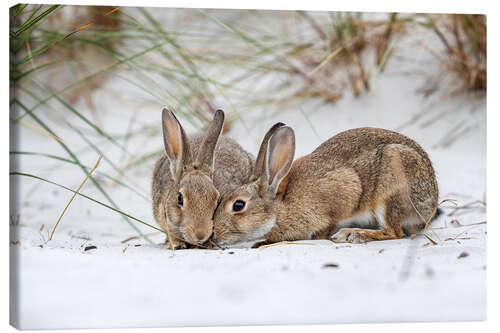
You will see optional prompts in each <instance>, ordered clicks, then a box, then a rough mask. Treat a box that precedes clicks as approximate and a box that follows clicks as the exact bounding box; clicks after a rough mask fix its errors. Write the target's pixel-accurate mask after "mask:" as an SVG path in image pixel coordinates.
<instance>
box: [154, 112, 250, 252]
mask: <svg viewBox="0 0 500 333" xmlns="http://www.w3.org/2000/svg"><path fill="white" fill-rule="evenodd" d="M165 112H169V111H164V115H163V127H164V139H165V149H166V152H167V154H165V155H163V156H161V157H160V158H159V159H158V161H157V162H156V164H155V168H154V171H153V181H152V196H153V215H154V217H155V219H156V221H157V222H158V224H159V225H160V226H161V227H162V228H163V229H164V230H165V231H166V232H167V233H168V236H169V238H170V239H167V245H168V246H169V247H172V248H185V247H187V245H188V244H192V245H201V244H203V243H204V242H205V241H206V240H207V239H208V238H209V237H210V236H211V234H212V229H213V220H212V218H213V213H214V211H215V208H216V207H217V202H218V199H219V196H220V195H221V194H224V193H226V192H227V191H230V190H232V189H234V188H236V187H238V186H241V185H242V184H245V183H246V182H248V181H249V177H250V176H251V175H252V171H253V157H252V156H251V155H250V154H248V153H247V152H246V151H244V150H243V149H242V148H241V146H240V145H239V144H237V143H236V142H235V141H234V140H232V139H230V138H227V137H224V136H220V132H221V129H222V126H223V123H224V115H223V113H222V114H221V113H219V114H216V115H215V116H214V121H213V122H212V124H211V126H210V127H209V129H208V131H207V134H206V135H205V136H201V135H196V136H193V137H191V138H187V137H186V136H185V134H184V130H183V129H182V126H181V125H180V124H179V123H178V121H177V119H176V118H175V116H173V114H172V113H169V114H165ZM218 112H219V111H218ZM220 112H222V111H220ZM177 130H179V132H178V134H179V135H176V133H177ZM219 136H220V138H219ZM214 150H215V151H214ZM180 151H183V152H184V156H183V157H182V156H181V155H179V153H180ZM178 159H181V160H182V161H181V162H179V161H178ZM172 165H173V167H171V166H172ZM177 167H178V168H177ZM179 192H180V193H182V196H183V206H179V204H178V200H177V199H178V193H179Z"/></svg>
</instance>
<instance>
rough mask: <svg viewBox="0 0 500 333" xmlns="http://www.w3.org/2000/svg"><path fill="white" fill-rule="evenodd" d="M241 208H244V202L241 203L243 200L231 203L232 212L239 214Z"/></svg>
mask: <svg viewBox="0 0 500 333" xmlns="http://www.w3.org/2000/svg"><path fill="white" fill-rule="evenodd" d="M243 208H245V201H243V200H236V201H235V202H234V203H233V212H239V211H241V210H242V209H243Z"/></svg>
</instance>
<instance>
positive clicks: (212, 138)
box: [195, 110, 224, 174]
mask: <svg viewBox="0 0 500 333" xmlns="http://www.w3.org/2000/svg"><path fill="white" fill-rule="evenodd" d="M223 126H224V111H222V110H217V111H216V112H215V114H214V119H213V120H212V122H211V123H210V126H209V127H208V129H207V133H206V134H205V137H204V138H203V141H202V143H201V146H200V150H199V151H198V155H197V156H196V162H195V167H200V168H203V167H208V169H209V170H210V174H212V172H213V169H214V155H215V147H216V146H217V142H218V141H219V138H220V135H221V133H222V127H223Z"/></svg>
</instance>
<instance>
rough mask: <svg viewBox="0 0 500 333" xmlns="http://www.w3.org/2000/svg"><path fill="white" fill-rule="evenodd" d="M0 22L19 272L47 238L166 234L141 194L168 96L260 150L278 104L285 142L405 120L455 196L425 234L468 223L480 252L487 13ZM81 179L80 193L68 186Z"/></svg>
mask: <svg viewBox="0 0 500 333" xmlns="http://www.w3.org/2000/svg"><path fill="white" fill-rule="evenodd" d="M9 34H10V63H9V67H10V114H9V120H10V125H11V128H10V129H11V130H10V135H11V140H10V157H11V159H10V161H11V166H10V170H11V177H10V180H11V211H10V224H11V246H14V247H16V248H20V249H22V250H23V251H21V256H23V254H22V253H24V258H25V261H24V262H25V264H24V265H26V266H24V267H25V269H26V272H27V273H26V274H27V275H26V280H23V279H21V281H24V282H25V285H26V286H27V285H31V284H30V283H29V282H30V281H31V280H30V277H29V276H28V273H29V272H32V271H34V270H37V271H39V270H43V269H46V270H47V269H48V268H47V263H48V262H50V260H52V259H51V258H54V257H53V255H54V252H51V253H52V255H51V256H50V257H49V256H46V255H45V254H44V253H45V252H43V249H46V248H50V249H57V250H61V251H62V250H63V249H64V250H65V251H69V252H68V253H70V254H71V253H73V254H80V253H86V252H87V249H89V251H91V250H92V248H89V246H90V247H92V246H96V247H97V248H98V249H102V248H106V249H108V250H109V251H115V250H116V251H118V252H119V253H120V254H122V251H123V253H125V251H128V252H132V251H133V249H130V250H127V249H128V248H129V247H131V246H132V245H136V246H140V245H148V244H149V245H150V244H159V243H161V242H162V241H163V240H164V237H165V236H164V234H163V233H162V232H161V231H159V230H157V229H155V228H157V227H158V226H157V224H156V222H155V221H154V219H153V216H152V211H151V194H150V186H151V176H152V171H153V165H154V162H155V160H156V159H157V158H158V157H159V156H160V155H161V154H162V153H163V140H162V133H161V122H160V118H161V110H162V107H163V106H166V107H168V108H170V109H171V110H173V111H174V112H175V114H176V115H177V116H178V118H179V119H180V122H181V123H182V125H183V126H184V128H185V129H186V131H187V132H188V133H195V132H198V131H203V130H204V129H205V127H206V126H207V123H208V122H209V121H210V120H211V119H212V116H213V113H214V111H215V110H217V109H223V110H224V111H225V112H226V124H225V128H224V133H225V134H226V135H228V136H230V137H233V138H234V139H236V140H237V141H238V142H239V143H240V144H241V145H242V146H243V147H244V148H245V149H247V150H248V151H249V152H251V153H253V154H254V155H255V154H256V152H257V149H258V146H259V144H260V140H261V139H262V137H263V135H264V133H265V132H266V131H267V129H268V128H269V127H270V126H272V124H274V123H275V122H277V121H282V122H285V123H287V124H288V125H290V126H292V127H293V128H294V130H295V133H296V140H297V149H296V157H299V156H303V155H305V154H308V153H310V152H311V151H312V150H314V149H315V147H316V146H318V145H319V144H320V143H321V142H323V141H325V140H326V139H328V138H329V137H331V136H333V135H335V134H337V133H339V132H341V131H343V130H346V129H349V128H355V127H362V126H373V127H382V128H387V129H391V130H396V131H399V132H401V133H403V134H405V135H407V136H409V137H411V138H413V139H415V140H416V141H417V142H418V143H420V144H421V145H422V146H423V147H424V149H426V150H427V151H428V152H429V155H430V157H431V160H432V161H433V163H434V167H435V168H436V172H437V176H438V181H439V186H440V200H446V199H452V200H454V203H455V205H451V204H450V202H448V203H446V204H443V208H444V209H446V214H445V217H444V218H442V219H440V220H439V221H437V222H436V224H435V229H436V230H435V231H432V232H430V233H429V235H428V236H429V237H430V238H431V240H432V242H431V241H430V240H426V239H424V240H423V241H422V242H424V243H425V242H427V243H428V244H431V243H434V242H435V243H436V244H439V245H443V246H444V245H446V244H449V243H450V242H451V241H449V239H453V242H455V241H456V239H454V238H456V235H454V236H453V237H452V236H450V235H444V236H443V235H441V236H440V235H438V234H439V232H451V231H449V230H452V229H449V228H452V227H459V228H462V227H463V228H464V229H457V230H458V231H457V234H459V233H461V234H460V237H465V238H469V239H475V240H474V242H476V243H474V248H476V249H478V250H477V251H478V252H477V253H478V257H477V259H471V260H474V261H473V263H474V265H473V267H474V269H476V268H477V269H483V268H482V267H483V266H484V267H485V258H486V256H485V249H486V236H485V235H486V226H485V225H484V224H485V223H486V221H485V219H486V194H485V193H486V192H485V191H486V88H487V71H486V16H484V15H451V14H447V15H440V14H400V13H347V12H303V11H292V10H290V11H261V10H212V9H174V8H139V7H137V8H135V7H107V6H95V7H90V6H59V5H38V4H37V5H26V4H21V5H16V6H14V7H11V8H10V31H9ZM99 156H102V159H100V160H99ZM98 160H99V162H98ZM94 167H95V170H94ZM84 182H85V184H84V185H82V183H84ZM80 186H81V193H82V194H84V195H85V197H81V196H77V197H76V198H75V200H74V201H70V199H71V197H72V195H73V193H72V192H71V191H80V190H79V188H80ZM68 202H70V205H69V206H68ZM66 208H67V209H66ZM471 223H472V224H473V223H479V224H481V225H479V229H478V228H471V227H469V228H470V230H469V229H467V228H465V227H464V226H465V225H468V224H471ZM56 226H57V228H56ZM440 228H441V229H443V230H445V231H442V230H441V229H440ZM446 230H447V231H446ZM453 230H455V229H453ZM462 231H463V233H462ZM453 232H454V231H453ZM434 233H437V234H434ZM457 237H458V236H457ZM447 239H448V242H447V241H446V240H447ZM49 240H50V241H49ZM462 242H466V240H462ZM427 243H426V244H427ZM454 244H455V245H456V246H458V247H460V246H462V245H463V244H462V245H460V244H457V243H454ZM424 245H425V244H424ZM434 245H435V244H434ZM139 249H140V248H139ZM154 249H156V247H154ZM150 250H151V249H150ZM151 251H153V250H151ZM377 251H378V250H377ZM457 251H458V250H457ZM65 253H66V252H65ZM162 253H163V252H162ZM195 253H196V251H195ZM379 253H381V252H379ZM399 253H401V251H399ZM144 255H145V254H144V252H143V253H142V256H144ZM186 255H187V254H186ZM452 255H453V256H455V257H456V255H455V254H452ZM455 257H454V258H455ZM56 258H57V259H58V260H59V259H61V258H65V257H64V256H63V255H61V257H57V256H56ZM142 258H143V257H142ZM287 258H288V257H287ZM61 260H62V259H61ZM72 260H75V259H74V258H73V259H72ZM286 260H288V259H286ZM394 260H395V261H398V260H399V259H394ZM467 260H469V259H467ZM404 262H406V259H405V260H404ZM44 263H45V266H44ZM302 264H304V263H300V264H299V265H302ZM179 265H182V264H181V263H179ZM405 265H406V264H403V266H404V267H406V266H405ZM56 266H57V265H56ZM289 266H290V265H289ZM50 267H52V266H50ZM58 267H59V266H58ZM102 267H106V264H105V262H104V261H103V266H102ZM179 267H180V266H179ZM203 267H204V266H203ZM443 267H444V266H443ZM471 267H472V266H471ZM51 269H55V268H54V267H52V268H51ZM74 269H75V270H76V269H77V268H74ZM124 269H126V266H124ZM207 269H208V268H207ZM388 269H389V268H388ZM405 269H406V268H405ZM433 269H434V270H436V268H435V267H434V268H433ZM484 269H485V268H484ZM422 270H423V271H422V272H423V273H422V274H424V275H425V274H427V273H425V272H428V270H427V268H426V267H423V268H422ZM54 272H59V270H57V269H55V271H52V273H50V272H47V274H48V275H47V276H52V277H53V275H51V274H55V273H54ZM205 272H206V271H205ZM59 273H60V272H59ZM59 273H58V274H59ZM353 274H354V273H353ZM429 274H430V273H429ZM432 274H434V273H432ZM482 277H483V275H479V276H478V278H479V279H481V278H482ZM49 280H50V281H52V282H47V283H49V284H50V283H55V282H54V281H56V280H53V279H52V278H51V279H49ZM468 281H469V282H470V280H468ZM480 281H482V280H480ZM104 285H106V284H104ZM35 287H36V285H33V286H32V287H26V288H25V290H26V294H25V295H26V297H29V298H30V299H31V298H32V296H29V295H31V293H33V292H34V293H40V292H41V291H40V290H39V289H36V288H35ZM441 287H442V286H441ZM441 287H440V288H441ZM482 287H483V285H481V286H480V287H478V288H482ZM67 288H69V289H67V290H68V291H69V292H73V289H71V288H70V286H68V287H67ZM433 288H434V287H433ZM436 288H437V287H436ZM464 289H467V288H464ZM235 290H236V294H238V290H239V289H238V288H236V287H235ZM431 290H434V289H432V288H431ZM440 290H441V289H440ZM482 290H483V289H480V291H482ZM416 291H417V292H418V289H417V290H416ZM28 292H29V293H28ZM223 293H224V292H223ZM230 294H231V295H233V296H234V293H233V292H231V293H230ZM479 295H480V296H479V299H478V301H477V302H476V303H474V302H472V303H470V304H472V305H470V306H472V307H474V309H473V310H474V311H476V310H478V309H479V310H481V309H483V308H482V307H483V306H485V303H484V304H483V302H482V300H483V298H482V297H483V294H481V293H479ZM81 296H82V297H83V295H81ZM233 296H231V297H233ZM455 296H457V295H455ZM51 297H52V296H51ZM61 297H62V296H61ZM416 297H418V295H417V296H416ZM457 297H458V296H457ZM438 298H439V297H438ZM445 298H446V297H445ZM451 303H453V304H457V303H456V300H455V299H453V301H452V302H450V304H451ZM36 304H37V303H33V304H31V303H29V302H28V303H26V305H25V306H27V307H28V308H23V309H24V311H25V312H24V313H29V314H31V315H32V316H31V317H30V320H32V322H30V323H34V324H33V325H32V326H33V327H37V324H35V323H38V324H39V323H41V322H42V323H47V321H50V320H52V319H51V318H48V317H43V316H42V315H41V314H40V315H37V313H38V312H37V311H38V310H39V308H37V307H35V306H36ZM54 304H55V303H54ZM304 304H307V303H304ZM104 305H105V304H104ZM104 305H103V306H104ZM198 305H199V304H198ZM476 305H477V306H476ZM39 306H41V305H39ZM43 306H46V307H47V309H50V306H48V305H47V304H44V305H43ZM54 306H56V305H54ZM425 309H426V307H425V306H424V307H422V310H425ZM449 309H450V311H452V310H453V309H454V308H453V307H450V308H449ZM337 310H339V309H337ZM455 310H456V309H455ZM462 310H463V313H472V316H473V317H474V318H479V317H481V311H476V312H474V311H472V312H471V309H469V308H467V309H461V310H460V311H462ZM81 311H83V312H85V311H90V310H89V309H86V308H85V309H83V308H82V309H81ZM200 311H201V310H200ZM318 311H319V312H318V316H319V314H320V313H321V309H319V310H318ZM380 311H382V310H380ZM460 311H457V312H456V314H457V315H458V314H460V313H461V312H460ZM83 312H81V313H83ZM416 313H418V311H417V312H416ZM450 313H451V312H450ZM476 313H477V314H478V316H475V315H474V314H476ZM393 314H394V313H393ZM68 315H69V316H70V317H68V318H70V319H71V318H72V319H71V320H74V321H73V323H75V322H78V320H80V319H79V318H80V317H78V316H75V317H71V314H68ZM394 315H395V316H397V314H394ZM123 317H124V315H123V314H121V317H120V318H123ZM146 317H147V316H146ZM424 317H425V316H424ZM452 317H453V316H451V317H450V316H449V317H446V318H452ZM318 318H319V317H318ZM377 318H378V317H376V318H375V317H374V318H373V320H376V319H377ZM384 318H387V317H384ZM426 318H430V317H426ZM453 318H454V317H453ZM70 319H68V320H70ZM410 319H412V318H410ZM431 319H432V318H431ZM145 322H147V320H146V321H145ZM50 323H51V324H47V325H48V326H47V327H51V325H52V324H53V323H52V322H50ZM103 323H105V322H103ZM56 324H57V323H56ZM54 325H55V324H54ZM82 325H83V326H84V327H85V322H82ZM27 326H30V325H27ZM42 326H43V325H42ZM56 326H57V325H56ZM77 326H78V325H77ZM101 326H102V325H101ZM57 327H60V326H57Z"/></svg>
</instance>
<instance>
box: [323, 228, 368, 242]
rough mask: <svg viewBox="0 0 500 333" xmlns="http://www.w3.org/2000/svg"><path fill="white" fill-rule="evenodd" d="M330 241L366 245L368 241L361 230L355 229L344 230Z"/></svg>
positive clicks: (338, 232)
mask: <svg viewBox="0 0 500 333" xmlns="http://www.w3.org/2000/svg"><path fill="white" fill-rule="evenodd" d="M330 239H331V240H332V241H333V242H335V243H355V244H359V243H365V242H366V240H365V238H364V237H363V233H362V232H361V230H360V229H355V228H343V229H340V230H339V231H337V232H336V233H335V234H333V236H331V237H330Z"/></svg>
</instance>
